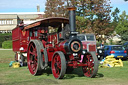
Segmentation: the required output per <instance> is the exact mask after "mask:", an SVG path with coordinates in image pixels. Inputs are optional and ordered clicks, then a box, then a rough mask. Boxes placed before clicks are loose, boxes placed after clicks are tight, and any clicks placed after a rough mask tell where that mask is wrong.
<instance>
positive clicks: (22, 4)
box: [0, 0, 128, 14]
mask: <svg viewBox="0 0 128 85" xmlns="http://www.w3.org/2000/svg"><path fill="white" fill-rule="evenodd" d="M110 1H111V6H112V7H113V8H112V11H114V9H115V8H116V7H118V8H119V9H120V14H121V13H122V11H124V10H125V11H126V13H127V14H128V1H127V2H125V1H124V0H110ZM45 2H46V0H0V13H5V12H6V13H8V12H36V11H37V5H39V6H40V11H41V12H44V10H45Z"/></svg>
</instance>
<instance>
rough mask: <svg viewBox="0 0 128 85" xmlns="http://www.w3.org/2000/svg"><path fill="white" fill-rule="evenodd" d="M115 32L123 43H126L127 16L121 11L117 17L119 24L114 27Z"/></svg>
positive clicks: (127, 39)
mask: <svg viewBox="0 0 128 85" xmlns="http://www.w3.org/2000/svg"><path fill="white" fill-rule="evenodd" d="M115 30H116V32H117V34H119V35H120V36H122V37H121V39H122V40H123V41H128V15H126V12H125V11H123V12H122V14H121V15H120V17H119V23H118V25H117V27H116V29H115Z"/></svg>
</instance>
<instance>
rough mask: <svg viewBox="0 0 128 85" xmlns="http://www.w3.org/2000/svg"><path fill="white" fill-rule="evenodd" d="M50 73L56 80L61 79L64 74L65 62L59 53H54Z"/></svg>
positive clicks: (62, 55)
mask: <svg viewBox="0 0 128 85" xmlns="http://www.w3.org/2000/svg"><path fill="white" fill-rule="evenodd" d="M51 66H52V67H51V68H52V73H53V76H54V77H55V78H56V79H62V78H63V77H64V74H65V72H66V60H65V56H64V54H63V53H62V52H61V51H57V52H55V54H54V55H53V58H52V63H51Z"/></svg>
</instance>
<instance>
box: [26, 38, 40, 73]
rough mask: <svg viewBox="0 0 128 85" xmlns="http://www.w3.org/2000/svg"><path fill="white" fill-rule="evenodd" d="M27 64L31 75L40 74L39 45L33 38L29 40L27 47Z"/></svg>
mask: <svg viewBox="0 0 128 85" xmlns="http://www.w3.org/2000/svg"><path fill="white" fill-rule="evenodd" d="M27 55H28V56H27V64H28V68H29V71H30V73H31V74H32V75H39V74H41V67H40V56H41V52H40V45H39V43H38V41H36V40H33V41H31V42H30V44H29V47H28V54H27Z"/></svg>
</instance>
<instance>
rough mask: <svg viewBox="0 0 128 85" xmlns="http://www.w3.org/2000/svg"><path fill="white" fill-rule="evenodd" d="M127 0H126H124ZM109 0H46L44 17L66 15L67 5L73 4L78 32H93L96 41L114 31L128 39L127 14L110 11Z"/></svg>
mask: <svg viewBox="0 0 128 85" xmlns="http://www.w3.org/2000/svg"><path fill="white" fill-rule="evenodd" d="M125 1H127V0H125ZM110 3H111V2H110V0H46V4H45V5H46V7H45V17H68V12H67V7H70V6H75V7H76V8H77V9H76V26H77V27H76V28H77V31H79V32H80V33H94V34H95V35H96V38H97V40H98V41H102V40H104V41H105V40H106V38H104V37H102V36H100V35H105V36H110V35H111V34H112V33H113V32H114V31H116V33H117V34H119V35H121V36H122V37H121V38H122V40H125V41H127V40H128V37H126V36H128V31H127V30H128V29H127V28H128V24H127V23H128V15H126V12H125V11H124V12H123V13H122V14H121V15H120V16H119V13H120V10H119V9H118V8H116V9H115V10H114V11H111V8H112V7H111V5H110Z"/></svg>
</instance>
